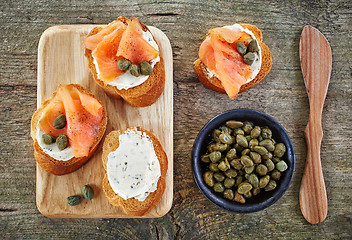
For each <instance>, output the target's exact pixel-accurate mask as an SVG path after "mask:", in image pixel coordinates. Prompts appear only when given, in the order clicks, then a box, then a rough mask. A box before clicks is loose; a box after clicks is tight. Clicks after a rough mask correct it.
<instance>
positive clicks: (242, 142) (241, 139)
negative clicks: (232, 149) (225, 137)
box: [236, 135, 248, 150]
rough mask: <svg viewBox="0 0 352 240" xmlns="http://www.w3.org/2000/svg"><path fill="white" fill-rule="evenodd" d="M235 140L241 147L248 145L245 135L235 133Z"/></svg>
mask: <svg viewBox="0 0 352 240" xmlns="http://www.w3.org/2000/svg"><path fill="white" fill-rule="evenodd" d="M236 141H237V143H238V145H240V146H241V147H245V148H246V147H248V141H247V139H246V137H245V136H243V135H237V136H236ZM236 150H237V149H236Z"/></svg>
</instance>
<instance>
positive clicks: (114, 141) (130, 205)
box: [102, 129, 168, 216]
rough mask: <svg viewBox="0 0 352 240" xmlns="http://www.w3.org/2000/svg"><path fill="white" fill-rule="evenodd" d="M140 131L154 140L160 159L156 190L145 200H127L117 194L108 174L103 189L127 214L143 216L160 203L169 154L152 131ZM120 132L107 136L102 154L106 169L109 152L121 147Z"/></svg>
mask: <svg viewBox="0 0 352 240" xmlns="http://www.w3.org/2000/svg"><path fill="white" fill-rule="evenodd" d="M127 130H128V129H127ZM127 130H126V131H127ZM140 131H141V132H143V133H146V134H147V135H148V136H149V138H150V139H151V141H152V142H153V146H154V150H155V154H156V156H157V158H158V160H159V164H160V173H161V176H160V178H159V181H158V185H157V189H156V191H154V192H152V193H150V194H149V195H148V197H147V198H146V199H145V200H144V201H139V200H137V199H135V198H129V199H127V200H125V199H123V198H122V197H120V196H119V195H117V194H116V193H115V192H114V190H113V189H112V188H111V185H110V183H109V180H108V176H107V174H105V177H104V179H103V183H102V185H103V191H104V193H105V195H106V197H107V199H108V201H109V202H110V203H111V204H112V205H114V206H121V207H122V208H123V210H124V211H125V212H126V213H127V214H129V215H133V216H143V215H145V214H147V213H148V212H149V211H150V210H152V209H153V208H154V207H155V206H156V205H157V204H158V202H159V200H160V199H161V197H162V195H163V194H164V191H165V187H166V186H165V177H166V173H167V168H168V160H167V156H166V153H165V151H164V150H163V148H162V146H161V144H160V142H159V140H158V139H157V138H156V137H155V136H154V135H153V134H152V133H151V132H149V131H147V130H145V129H140ZM120 134H122V133H121V132H120V131H112V132H110V133H109V134H108V135H107V136H106V138H105V141H104V145H103V154H102V161H103V166H104V169H105V170H106V165H107V162H108V155H109V153H110V152H112V151H115V150H116V149H117V148H118V147H119V136H120Z"/></svg>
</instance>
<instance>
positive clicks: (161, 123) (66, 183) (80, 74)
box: [36, 25, 173, 218]
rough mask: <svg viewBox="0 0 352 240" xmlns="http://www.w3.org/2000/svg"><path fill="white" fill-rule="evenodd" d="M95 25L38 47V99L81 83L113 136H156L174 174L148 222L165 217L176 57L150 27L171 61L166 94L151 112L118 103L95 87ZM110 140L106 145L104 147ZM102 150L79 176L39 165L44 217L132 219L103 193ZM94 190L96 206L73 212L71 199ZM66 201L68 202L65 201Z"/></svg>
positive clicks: (60, 31)
mask: <svg viewBox="0 0 352 240" xmlns="http://www.w3.org/2000/svg"><path fill="white" fill-rule="evenodd" d="M94 26H95V25H72V26H67V25H66V26H54V27H50V28H49V29H47V30H45V32H44V33H43V34H42V36H41V38H40V41H39V47H38V88H37V90H38V97H37V104H38V105H37V106H38V107H40V104H41V102H42V101H44V100H45V99H47V98H49V97H50V96H51V94H52V92H54V91H56V89H57V87H58V86H59V85H60V84H69V83H77V84H81V85H82V86H84V87H86V88H87V91H88V92H91V93H93V94H94V95H95V96H96V97H97V98H98V99H99V100H100V101H101V102H102V103H103V105H104V106H105V109H106V112H107V115H108V124H107V131H106V134H108V133H109V132H110V131H111V130H117V129H119V130H121V131H125V130H126V128H128V127H135V126H140V127H142V128H144V129H148V130H149V131H151V132H152V133H153V134H154V135H155V136H157V138H158V139H159V141H160V142H161V144H162V146H163V148H164V150H165V152H166V154H167V157H168V159H169V161H168V172H167V174H166V178H165V182H166V188H165V192H164V195H163V197H162V198H161V200H160V201H159V203H158V204H157V206H156V207H155V208H154V209H153V210H151V211H150V212H149V213H147V214H146V215H144V216H143V217H145V218H153V217H161V216H164V215H165V214H166V213H167V212H168V211H169V210H170V208H171V205H172V197H173V98H172V97H173V85H172V52H171V46H170V42H169V40H168V39H167V37H166V35H165V34H163V33H162V32H161V31H160V30H159V29H157V28H155V27H150V31H151V32H152V34H153V36H154V37H155V39H156V41H157V42H158V45H159V46H160V52H161V55H162V57H163V59H165V89H164V92H163V94H162V95H161V96H160V98H159V99H158V100H157V101H156V102H155V103H154V104H153V105H151V106H149V107H144V108H136V107H132V106H130V105H129V104H127V103H126V102H125V101H123V100H122V99H113V98H111V97H109V96H108V95H107V94H105V93H104V91H103V90H102V89H101V88H100V87H99V86H98V85H97V84H96V83H95V81H94V79H93V76H92V75H91V73H90V70H89V68H88V64H87V60H86V59H85V56H84V46H83V39H84V38H85V37H86V36H87V35H88V33H89V32H90V30H91V29H92V28H93V27H94ZM103 141H104V138H103V139H102V142H103ZM101 151H102V149H101V147H98V150H97V151H96V153H95V154H94V155H93V156H92V157H91V159H90V160H89V161H88V162H87V163H86V164H85V165H84V166H82V167H81V168H79V169H78V170H77V171H75V172H73V173H70V174H67V175H63V176H55V175H53V174H49V173H47V172H46V171H45V170H43V169H42V168H41V167H40V166H39V165H37V187H36V202H37V207H38V209H39V211H40V212H41V213H42V214H43V215H45V216H47V217H61V218H64V217H66V218H79V217H80V218H129V217H132V216H130V215H128V214H126V213H125V212H124V211H123V209H122V208H121V207H115V206H113V205H111V204H109V202H108V200H107V198H106V197H105V195H104V194H103V192H102V182H103V177H104V175H105V171H104V168H103V163H102V159H101ZM87 184H88V185H90V186H92V187H93V189H94V192H95V196H94V198H93V199H92V200H91V201H86V200H85V199H83V200H82V202H81V204H79V205H77V206H75V207H71V206H69V205H68V204H67V203H66V197H68V196H72V195H76V194H80V193H81V189H82V186H84V185H87ZM65 196H66V197H65Z"/></svg>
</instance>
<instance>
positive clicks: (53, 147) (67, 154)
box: [36, 127, 74, 161]
mask: <svg viewBox="0 0 352 240" xmlns="http://www.w3.org/2000/svg"><path fill="white" fill-rule="evenodd" d="M43 134H44V133H43V132H42V131H41V130H40V129H39V127H37V134H36V138H37V141H38V144H39V146H40V147H41V148H42V149H43V152H44V153H46V154H48V155H49V156H50V157H52V158H54V159H56V160H59V161H68V160H70V159H71V158H73V157H74V155H73V150H72V147H70V146H68V147H67V148H65V149H64V150H62V151H61V150H60V149H59V148H58V147H57V144H56V143H52V144H50V145H47V144H45V143H44V142H43V138H42V136H43Z"/></svg>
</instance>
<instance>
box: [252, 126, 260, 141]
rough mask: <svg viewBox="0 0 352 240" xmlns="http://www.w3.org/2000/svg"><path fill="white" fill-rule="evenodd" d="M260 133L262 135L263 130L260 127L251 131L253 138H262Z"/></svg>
mask: <svg viewBox="0 0 352 240" xmlns="http://www.w3.org/2000/svg"><path fill="white" fill-rule="evenodd" d="M260 133H261V129H260V127H259V126H256V127H255V128H253V129H252V131H251V137H252V138H257V137H259V136H260Z"/></svg>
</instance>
